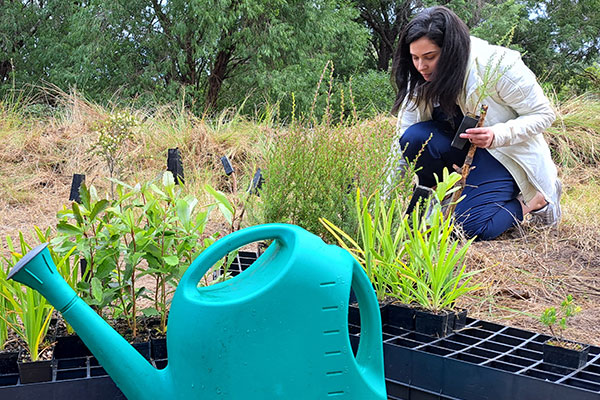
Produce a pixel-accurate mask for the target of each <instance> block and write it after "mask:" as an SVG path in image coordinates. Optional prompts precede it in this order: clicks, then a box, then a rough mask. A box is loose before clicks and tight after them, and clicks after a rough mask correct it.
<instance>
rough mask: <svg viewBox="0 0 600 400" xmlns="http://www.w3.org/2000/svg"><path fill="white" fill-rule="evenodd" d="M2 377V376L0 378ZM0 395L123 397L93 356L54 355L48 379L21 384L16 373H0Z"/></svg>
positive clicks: (30, 399) (42, 399) (31, 399)
mask: <svg viewBox="0 0 600 400" xmlns="http://www.w3.org/2000/svg"><path fill="white" fill-rule="evenodd" d="M2 378H4V379H2ZM0 399H6V400H8V399H10V400H38V399H39V400H64V399H71V400H75V399H86V400H117V399H118V400H121V399H126V398H125V396H124V395H123V394H122V393H121V391H120V390H119V389H118V388H117V387H116V385H115V384H114V382H113V380H112V379H111V378H110V377H109V376H108V374H107V373H106V371H104V368H102V367H101V366H100V365H99V364H98V361H97V360H96V359H95V358H94V357H89V356H88V357H80V358H65V359H56V360H54V363H53V369H52V381H49V382H43V383H31V384H21V383H20V382H19V374H10V376H9V375H0Z"/></svg>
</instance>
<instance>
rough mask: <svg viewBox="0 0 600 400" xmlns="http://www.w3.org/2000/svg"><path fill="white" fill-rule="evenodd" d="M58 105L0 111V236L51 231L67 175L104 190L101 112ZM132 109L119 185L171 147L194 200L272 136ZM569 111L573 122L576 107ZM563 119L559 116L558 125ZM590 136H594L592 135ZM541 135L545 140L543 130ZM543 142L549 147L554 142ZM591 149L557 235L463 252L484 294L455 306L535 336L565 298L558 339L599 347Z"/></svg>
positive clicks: (597, 178) (226, 184)
mask: <svg viewBox="0 0 600 400" xmlns="http://www.w3.org/2000/svg"><path fill="white" fill-rule="evenodd" d="M58 98H59V99H60V101H61V102H62V104H63V106H64V108H65V110H66V112H65V113H64V114H63V115H62V116H61V117H51V118H44V119H28V118H25V117H24V116H23V115H21V114H19V113H18V112H17V111H16V109H15V108H14V107H13V108H11V109H6V108H2V107H0V139H1V140H2V143H3V146H2V147H1V148H0V236H1V237H2V238H3V237H5V236H6V235H11V236H13V237H14V236H15V235H16V234H17V233H18V231H22V232H24V233H26V234H28V235H29V236H30V235H31V231H32V227H33V225H37V226H40V227H42V228H45V227H48V226H54V225H55V224H56V217H55V214H56V212H57V211H58V210H59V209H60V208H62V206H63V205H65V204H67V203H68V196H69V188H70V184H71V177H72V174H74V173H84V174H86V177H87V182H88V183H93V184H94V185H95V186H96V187H98V188H99V192H100V193H106V192H107V189H108V186H109V184H108V181H107V180H106V177H107V171H106V167H105V165H104V164H103V162H102V160H100V159H98V158H97V157H95V156H92V155H90V154H89V152H88V151H87V150H88V149H89V147H90V146H91V144H92V143H93V142H94V141H95V139H96V138H95V137H94V136H93V135H91V130H90V127H91V125H92V124H93V123H94V122H95V121H98V120H101V119H102V118H105V117H106V115H107V113H109V112H110V110H108V109H106V108H102V107H99V106H97V105H94V104H91V103H89V102H86V101H84V100H82V99H81V98H80V97H79V96H77V95H73V94H70V95H67V94H62V95H61V96H59V97H58ZM0 104H1V103H0ZM594 104H595V106H597V103H594ZM565 110H567V109H566V108H563V111H564V112H566V111H565ZM567 111H568V110H567ZM132 112H134V113H135V114H136V116H137V117H138V118H139V119H140V120H141V121H142V123H141V126H140V130H139V132H138V133H137V134H136V137H135V140H134V141H133V142H132V143H131V144H130V145H129V147H128V148H127V149H126V152H127V154H129V155H130V158H129V159H127V160H126V167H127V169H126V171H125V172H126V176H125V179H127V180H128V181H129V182H132V181H141V180H145V179H150V178H153V177H155V176H156V175H158V174H159V173H160V171H162V170H164V169H166V155H167V149H169V148H173V147H179V148H180V150H181V152H182V154H183V158H184V159H183V161H184V167H185V175H186V185H187V186H188V190H189V191H190V192H191V193H193V194H195V195H196V196H197V197H199V198H201V199H202V198H203V195H202V190H201V187H202V185H203V184H204V183H205V182H210V183H212V184H213V185H214V186H216V187H217V188H219V189H221V190H228V189H230V187H231V181H229V180H228V179H227V178H225V177H224V175H223V173H222V167H221V164H220V161H219V158H220V156H221V155H224V154H226V155H228V156H229V157H230V159H232V161H233V163H234V167H236V168H237V170H238V171H240V172H242V173H245V174H242V175H245V176H246V177H248V175H250V176H251V173H252V171H253V169H254V167H255V166H256V163H257V158H256V157H257V153H259V151H258V149H260V147H261V146H264V145H265V143H267V142H268V141H269V140H275V139H274V138H276V135H277V134H278V133H279V132H278V130H277V128H276V127H275V126H274V125H273V124H272V123H268V122H267V123H260V124H257V123H254V122H252V121H249V120H247V119H244V118H242V117H240V116H239V115H236V114H235V113H232V112H226V113H223V114H222V115H221V116H220V118H219V119H217V120H215V121H206V120H202V119H199V118H197V117H194V116H192V115H190V114H188V113H187V112H186V111H185V110H182V109H181V108H180V107H177V106H169V107H164V108H162V109H159V110H153V111H152V112H149V111H140V110H133V111H132ZM573 112H577V115H581V112H582V111H581V106H580V108H578V109H577V110H576V111H573ZM568 117H569V114H568V113H567V114H564V115H562V120H568ZM573 126H575V128H569V127H568V126H567V124H565V128H564V129H567V132H566V133H564V132H563V136H564V137H567V135H568V137H573V138H575V137H577V136H578V135H584V134H585V132H583V131H578V129H579V128H577V126H581V124H580V125H576V124H575V125H573ZM598 134H600V131H594V135H598ZM549 135H550V137H551V140H554V139H553V138H554V136H552V135H554V133H553V131H551V132H550V133H549ZM553 143H555V144H554V146H555V148H559V147H558V145H556V143H557V142H556V141H554V142H553ZM569 143H571V144H569V146H571V145H573V143H575V142H569ZM577 143H578V144H577V145H578V146H585V144H582V142H577ZM594 143H595V142H594ZM594 146H596V145H595V144H594ZM571 150H573V149H571ZM595 151H596V150H593V151H592V152H591V153H590V149H589V148H587V149H583V150H581V151H579V152H575V153H574V154H576V155H575V156H573V157H575V158H576V157H579V156H578V154H587V155H588V156H586V157H587V158H586V164H587V165H585V166H582V167H579V168H578V169H564V170H563V171H562V172H561V175H562V179H563V182H564V187H565V190H564V196H563V202H562V203H563V213H564V219H563V222H562V223H561V225H560V227H559V228H558V229H557V230H556V229H555V230H543V231H538V230H535V229H534V228H532V227H529V226H527V225H524V226H523V228H522V229H520V230H514V231H512V232H509V233H507V234H505V235H503V236H502V237H501V238H500V239H499V240H495V241H492V242H480V243H475V244H474V245H473V246H472V249H471V250H470V252H469V264H470V265H471V267H472V268H481V267H485V268H486V271H485V272H484V273H483V274H482V275H481V276H480V277H479V278H480V280H481V281H482V282H483V283H484V284H485V288H484V289H483V290H481V291H480V292H478V293H476V294H475V295H473V296H470V297H467V298H465V299H464V300H463V301H462V304H461V305H462V306H467V307H468V308H469V309H470V311H469V312H470V315H472V316H475V317H479V318H481V319H485V320H490V321H498V322H501V323H502V324H506V325H511V326H517V327H523V328H526V329H530V330H534V331H542V326H541V325H540V324H539V323H538V322H537V321H536V318H537V316H538V315H539V314H541V312H542V310H543V309H544V308H546V307H548V306H556V305H558V304H559V303H560V302H561V301H562V299H564V297H565V296H566V295H567V294H572V295H573V296H574V297H575V299H576V301H577V303H578V304H579V305H581V307H582V309H583V311H582V312H581V313H580V314H579V315H578V316H577V317H575V319H574V321H573V324H572V327H571V328H570V329H569V330H568V331H567V337H569V338H571V339H575V340H579V341H583V342H586V343H591V344H595V345H600V336H599V335H598V334H597V332H598V329H597V326H599V325H600V289H599V288H600V243H599V242H600V217H599V216H600V205H599V202H598V200H597V199H598V198H600V173H599V172H598V169H597V165H596V164H595V161H594V160H597V158H595V157H597V154H595ZM590 154H592V156H589V155H590ZM241 185H242V183H241V182H240V186H241ZM201 201H202V200H201ZM211 230H212V231H216V230H219V231H224V230H225V229H224V226H223V222H222V221H219V220H215V221H213V222H212V225H211Z"/></svg>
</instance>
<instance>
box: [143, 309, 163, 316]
mask: <svg viewBox="0 0 600 400" xmlns="http://www.w3.org/2000/svg"><path fill="white" fill-rule="evenodd" d="M140 312H141V313H142V314H144V317H156V316H158V315H160V313H159V312H158V311H156V308H154V307H148V308H144V309H141V310H140Z"/></svg>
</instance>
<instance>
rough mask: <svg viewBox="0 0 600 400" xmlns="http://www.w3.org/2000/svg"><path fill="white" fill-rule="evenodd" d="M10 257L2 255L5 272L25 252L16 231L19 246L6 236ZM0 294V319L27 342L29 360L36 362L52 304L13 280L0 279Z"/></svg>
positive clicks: (22, 242) (26, 250)
mask: <svg viewBox="0 0 600 400" xmlns="http://www.w3.org/2000/svg"><path fill="white" fill-rule="evenodd" d="M7 245H8V249H9V250H10V252H11V257H10V258H5V259H4V262H5V264H6V266H4V265H3V266H2V269H3V270H4V271H5V272H4V273H6V271H9V270H10V269H11V268H12V267H14V266H15V265H16V264H17V262H18V261H19V260H20V259H21V258H22V257H23V256H24V255H25V254H26V253H27V252H28V251H29V250H31V246H29V245H28V244H27V243H26V242H25V239H24V237H23V235H22V234H21V233H19V248H17V249H15V247H14V246H13V243H12V241H11V240H10V239H9V238H7ZM0 296H1V297H2V299H3V300H4V301H5V304H6V306H7V308H6V312H5V313H4V314H2V315H0V319H1V320H2V321H3V322H4V323H5V324H6V325H7V326H8V327H9V328H10V329H11V330H12V331H13V332H15V333H16V334H17V336H18V337H19V338H21V339H22V340H23V341H24V342H25V343H26V345H27V349H28V351H29V356H30V357H31V361H37V360H38V359H39V356H40V353H41V352H42V351H43V350H44V348H43V346H44V341H45V338H46V334H47V332H48V326H49V324H50V318H51V317H52V312H53V311H54V307H52V305H50V303H48V301H47V300H46V298H45V297H44V296H42V295H41V294H40V293H38V292H37V291H35V290H33V289H31V288H29V287H26V288H23V286H22V285H21V284H20V283H18V282H16V281H12V280H11V281H7V280H6V279H0Z"/></svg>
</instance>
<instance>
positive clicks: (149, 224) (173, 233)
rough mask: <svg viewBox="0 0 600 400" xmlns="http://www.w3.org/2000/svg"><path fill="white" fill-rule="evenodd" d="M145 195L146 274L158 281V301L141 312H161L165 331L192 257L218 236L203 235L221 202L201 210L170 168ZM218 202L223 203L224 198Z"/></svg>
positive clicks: (161, 320) (159, 314)
mask: <svg viewBox="0 0 600 400" xmlns="http://www.w3.org/2000/svg"><path fill="white" fill-rule="evenodd" d="M211 189H212V188H211ZM141 195H142V198H143V200H144V207H143V211H144V216H145V223H146V231H147V232H149V233H150V234H151V242H150V243H149V245H148V246H147V247H146V249H145V252H144V255H143V258H144V259H145V260H146V261H147V263H148V268H147V269H145V270H143V271H142V275H151V276H153V277H154V279H155V282H156V290H155V292H154V296H153V299H152V300H153V304H154V305H153V307H147V308H145V309H143V310H141V312H142V313H143V314H144V315H146V316H152V315H157V316H160V328H159V330H160V333H162V334H165V333H166V322H167V312H168V308H169V305H170V294H172V293H173V292H174V290H175V288H176V287H177V285H178V283H179V280H180V279H181V277H182V276H183V274H184V272H185V271H186V269H187V267H188V266H189V265H190V264H191V263H192V261H193V260H194V259H195V258H196V257H197V256H198V255H199V254H200V252H202V251H203V250H204V249H205V248H206V247H208V246H209V245H210V244H212V243H213V242H214V241H215V240H216V235H214V234H213V235H210V236H208V237H206V238H203V236H204V230H205V228H206V223H207V222H208V217H209V215H210V213H211V212H212V211H213V209H214V208H215V207H216V206H217V205H215V204H209V205H208V206H205V207H203V209H201V210H198V209H200V207H199V206H198V200H197V199H196V198H195V197H193V196H190V195H188V196H184V195H183V189H182V188H181V186H180V187H177V186H176V185H175V181H174V179H173V175H172V174H171V173H170V172H166V173H164V174H163V179H162V187H158V186H157V185H156V184H154V183H153V184H151V185H149V186H148V187H146V188H144V189H143V190H142V191H141ZM218 204H219V205H221V203H220V201H218ZM227 215H231V214H230V213H228V214H227Z"/></svg>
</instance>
